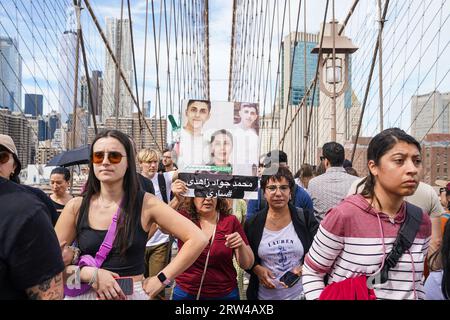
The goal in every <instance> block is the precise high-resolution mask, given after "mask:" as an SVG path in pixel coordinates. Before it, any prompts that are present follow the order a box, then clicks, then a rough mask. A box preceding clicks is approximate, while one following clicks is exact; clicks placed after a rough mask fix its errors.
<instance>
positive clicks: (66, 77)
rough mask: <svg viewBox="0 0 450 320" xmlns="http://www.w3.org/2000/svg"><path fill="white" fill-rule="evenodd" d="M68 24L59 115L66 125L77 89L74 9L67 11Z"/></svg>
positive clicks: (63, 41)
mask: <svg viewBox="0 0 450 320" xmlns="http://www.w3.org/2000/svg"><path fill="white" fill-rule="evenodd" d="M66 14H67V23H66V31H64V33H63V36H62V39H61V43H60V48H59V49H60V54H59V57H60V64H59V67H58V68H59V71H60V76H59V81H58V86H59V88H58V89H59V113H60V114H61V122H62V123H66V122H67V119H68V118H69V114H70V113H72V112H73V97H74V88H75V59H76V48H77V32H76V30H77V26H76V19H75V17H76V13H75V10H74V9H73V7H69V8H68V9H67V11H66Z"/></svg>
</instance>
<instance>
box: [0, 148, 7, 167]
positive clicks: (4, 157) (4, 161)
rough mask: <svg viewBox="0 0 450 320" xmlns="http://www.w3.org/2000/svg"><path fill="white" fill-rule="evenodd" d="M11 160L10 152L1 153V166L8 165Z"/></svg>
mask: <svg viewBox="0 0 450 320" xmlns="http://www.w3.org/2000/svg"><path fill="white" fill-rule="evenodd" d="M8 160H9V152H8V151H0V164H4V163H7V162H8Z"/></svg>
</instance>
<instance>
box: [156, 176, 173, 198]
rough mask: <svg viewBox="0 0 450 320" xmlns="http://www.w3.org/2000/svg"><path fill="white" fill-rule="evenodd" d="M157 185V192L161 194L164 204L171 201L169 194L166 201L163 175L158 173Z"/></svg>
mask: <svg viewBox="0 0 450 320" xmlns="http://www.w3.org/2000/svg"><path fill="white" fill-rule="evenodd" d="M158 184H159V191H160V192H161V197H162V199H163V201H164V202H165V203H169V201H170V200H172V199H173V193H172V191H171V192H170V199H167V188H166V179H165V178H164V173H158Z"/></svg>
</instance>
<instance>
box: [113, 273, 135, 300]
mask: <svg viewBox="0 0 450 320" xmlns="http://www.w3.org/2000/svg"><path fill="white" fill-rule="evenodd" d="M115 280H116V281H117V284H118V285H119V287H120V289H122V291H123V293H124V294H125V295H126V296H129V295H132V294H133V287H134V285H133V278H132V277H122V278H116V279H115Z"/></svg>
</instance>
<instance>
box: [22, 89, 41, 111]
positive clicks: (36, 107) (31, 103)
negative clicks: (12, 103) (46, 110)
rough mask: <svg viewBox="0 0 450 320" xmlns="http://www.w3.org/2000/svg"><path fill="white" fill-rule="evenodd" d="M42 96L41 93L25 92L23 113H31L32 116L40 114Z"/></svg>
mask: <svg viewBox="0 0 450 320" xmlns="http://www.w3.org/2000/svg"><path fill="white" fill-rule="evenodd" d="M42 101H43V96H42V95H41V94H31V93H30V94H28V93H25V114H31V115H32V116H33V117H38V116H42V112H43V105H42Z"/></svg>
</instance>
